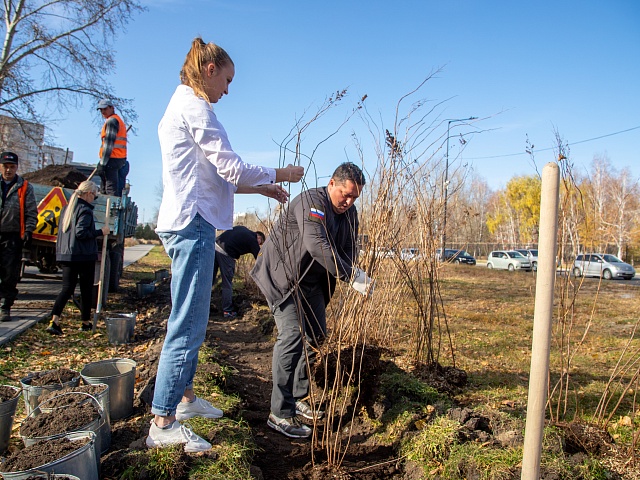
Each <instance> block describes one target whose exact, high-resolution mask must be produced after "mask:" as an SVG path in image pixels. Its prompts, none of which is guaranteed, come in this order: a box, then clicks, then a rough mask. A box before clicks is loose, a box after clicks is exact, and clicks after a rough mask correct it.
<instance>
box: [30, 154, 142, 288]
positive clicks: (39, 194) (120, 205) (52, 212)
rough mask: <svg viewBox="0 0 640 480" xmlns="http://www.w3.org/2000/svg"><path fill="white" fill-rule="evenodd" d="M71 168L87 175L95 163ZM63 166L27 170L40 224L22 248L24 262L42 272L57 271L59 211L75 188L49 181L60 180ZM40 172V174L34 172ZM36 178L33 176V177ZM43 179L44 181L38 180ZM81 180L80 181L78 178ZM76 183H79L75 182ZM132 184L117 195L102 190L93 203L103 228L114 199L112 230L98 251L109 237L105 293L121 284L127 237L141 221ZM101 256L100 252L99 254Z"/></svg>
mask: <svg viewBox="0 0 640 480" xmlns="http://www.w3.org/2000/svg"><path fill="white" fill-rule="evenodd" d="M67 167H68V168H70V169H73V171H78V172H80V173H81V174H82V175H83V176H84V177H85V178H88V177H89V176H90V175H91V172H93V169H94V167H95V165H88V164H81V163H73V164H68V165H67ZM59 170H60V169H57V170H56V169H53V168H49V167H45V168H44V169H42V170H40V171H38V172H31V174H25V175H24V177H25V178H26V179H27V181H29V182H30V183H31V184H32V185H33V190H34V192H35V196H36V203H37V205H38V224H37V226H36V229H35V230H34V232H33V238H32V242H31V246H30V248H29V249H28V250H27V251H25V252H23V263H24V264H27V265H35V266H37V267H38V270H39V271H40V272H41V273H55V272H57V271H58V265H57V263H56V238H57V235H58V225H59V224H60V220H61V218H60V212H61V211H62V209H63V208H64V207H65V206H66V205H67V203H68V200H69V199H70V198H71V195H72V194H73V192H74V190H75V188H65V187H63V186H52V183H53V184H55V183H63V184H64V183H65V182H56V181H52V182H49V181H47V182H46V184H45V182H44V181H42V180H43V176H44V177H46V180H49V177H50V178H51V179H52V180H53V179H54V178H55V179H56V180H57V177H56V172H57V171H59ZM33 174H37V175H33ZM30 178H33V179H34V180H30ZM38 180H40V181H41V182H42V183H38ZM92 180H93V181H94V182H96V183H97V184H98V185H100V178H99V177H93V178H92ZM77 183H79V182H77ZM76 186H77V185H76ZM129 193H130V186H129V184H128V183H127V185H126V186H125V188H124V190H123V192H122V196H121V197H116V196H111V195H103V194H101V195H100V196H99V197H98V198H97V199H96V201H95V203H94V210H93V215H94V219H95V223H96V228H102V226H103V225H104V224H105V220H106V210H107V200H108V199H110V200H111V207H110V214H109V230H110V231H111V233H110V234H109V235H108V237H106V239H103V238H98V251H99V252H101V251H102V242H103V240H106V241H107V242H108V243H107V255H106V259H105V260H106V263H105V267H104V278H105V282H104V286H103V291H104V294H105V297H104V298H105V299H106V294H107V293H108V292H110V291H111V292H115V291H117V290H118V286H119V284H120V276H121V275H122V262H123V257H124V241H125V239H126V238H129V237H133V235H134V233H135V230H136V226H137V223H138V207H137V206H136V204H135V202H133V200H131V197H130V196H129ZM99 257H100V255H99ZM101 261H102V258H99V259H98V264H97V265H96V275H99V272H100V262H101Z"/></svg>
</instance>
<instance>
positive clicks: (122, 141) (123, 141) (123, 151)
mask: <svg viewBox="0 0 640 480" xmlns="http://www.w3.org/2000/svg"><path fill="white" fill-rule="evenodd" d="M111 117H116V119H117V120H118V135H117V136H116V141H115V142H114V143H113V150H111V155H110V158H127V127H125V126H124V122H123V121H122V119H121V118H120V117H119V116H118V115H116V114H115V113H114V114H113V115H111ZM111 117H109V118H111ZM106 126H107V122H104V125H103V126H102V132H101V133H100V138H101V139H102V145H101V146H100V153H99V154H98V156H99V158H102V149H103V148H104V137H105V136H106V134H107V133H106V130H107V129H106Z"/></svg>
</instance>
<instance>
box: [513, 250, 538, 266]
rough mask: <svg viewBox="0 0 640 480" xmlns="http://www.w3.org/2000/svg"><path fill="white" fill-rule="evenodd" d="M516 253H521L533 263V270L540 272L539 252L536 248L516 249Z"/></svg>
mask: <svg viewBox="0 0 640 480" xmlns="http://www.w3.org/2000/svg"><path fill="white" fill-rule="evenodd" d="M516 252H520V253H521V254H522V255H524V256H525V257H527V258H528V259H529V261H530V262H531V268H532V269H533V270H534V271H536V270H538V250H537V249H534V248H516Z"/></svg>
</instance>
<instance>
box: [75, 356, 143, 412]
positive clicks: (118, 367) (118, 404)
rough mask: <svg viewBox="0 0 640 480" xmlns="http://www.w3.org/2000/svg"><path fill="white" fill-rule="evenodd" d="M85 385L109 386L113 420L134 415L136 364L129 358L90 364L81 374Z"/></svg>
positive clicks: (110, 408)
mask: <svg viewBox="0 0 640 480" xmlns="http://www.w3.org/2000/svg"><path fill="white" fill-rule="evenodd" d="M80 375H82V379H83V380H84V381H85V383H88V384H90V385H95V384H96V383H106V384H107V385H109V416H110V418H111V420H119V419H121V418H126V417H128V416H130V415H131V414H132V413H133V391H134V389H133V387H134V385H135V381H136V362H134V361H133V360H130V359H128V358H112V359H109V360H101V361H99V362H92V363H88V364H86V365H85V366H84V368H83V369H82V371H81V372H80Z"/></svg>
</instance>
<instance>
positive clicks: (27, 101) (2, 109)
mask: <svg viewBox="0 0 640 480" xmlns="http://www.w3.org/2000/svg"><path fill="white" fill-rule="evenodd" d="M0 8H1V12H2V17H3V20H4V22H3V25H2V27H0V28H2V29H3V33H4V35H3V37H4V41H3V45H2V52H1V53H0V113H2V114H4V115H7V116H9V117H13V118H16V119H21V120H24V121H30V122H38V123H41V122H43V121H44V120H45V119H46V117H47V115H51V114H52V112H54V111H56V110H58V111H60V110H65V109H67V108H69V107H72V106H74V105H75V104H76V102H78V101H81V100H82V98H83V97H86V96H89V97H93V98H100V97H110V98H112V99H113V100H114V102H115V103H116V104H117V105H118V108H119V110H120V111H121V112H122V113H123V115H124V116H125V117H127V118H128V119H129V122H131V121H133V120H134V119H135V112H134V111H133V110H132V109H131V108H130V101H127V100H126V99H123V98H117V97H115V95H114V94H113V93H114V92H113V89H112V87H111V86H110V85H109V83H108V82H107V80H106V78H107V76H108V75H109V74H111V73H112V72H113V70H114V68H115V64H116V55H115V52H114V50H113V40H114V39H115V38H116V36H117V34H118V33H120V32H122V31H124V28H125V26H126V25H127V23H128V22H129V21H130V19H131V17H132V16H133V14H134V13H137V12H141V11H143V10H144V8H143V7H142V6H141V5H140V3H139V2H138V1H137V0H102V1H99V2H96V1H94V0H3V2H2V6H1V7H0ZM45 105H46V108H47V110H48V112H46V113H45V112H44V111H43V109H44V108H45V107H44V106H45Z"/></svg>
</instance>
